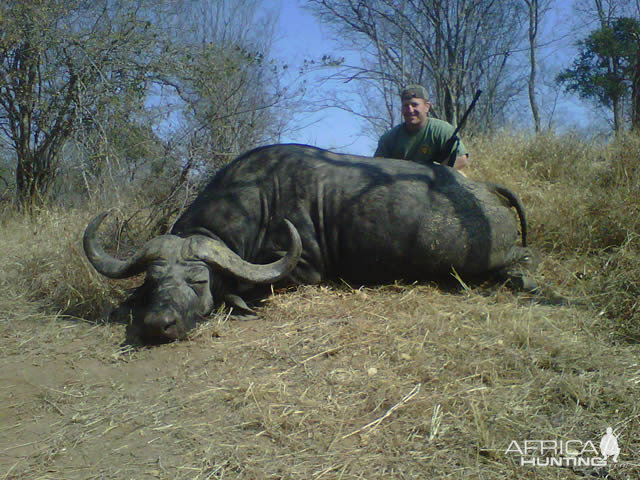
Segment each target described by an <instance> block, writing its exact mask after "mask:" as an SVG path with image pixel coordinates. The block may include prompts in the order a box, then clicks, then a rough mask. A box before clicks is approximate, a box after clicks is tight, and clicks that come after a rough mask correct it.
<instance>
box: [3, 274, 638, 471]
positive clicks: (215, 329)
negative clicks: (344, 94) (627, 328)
mask: <svg viewBox="0 0 640 480" xmlns="http://www.w3.org/2000/svg"><path fill="white" fill-rule="evenodd" d="M261 314H262V317H263V318H262V319H260V320H251V321H234V320H229V319H228V318H227V317H226V316H225V314H223V313H220V314H218V315H217V316H215V317H214V318H212V319H211V321H210V322H208V323H207V324H205V325H204V326H203V327H201V328H200V329H198V331H197V332H196V333H195V334H194V336H193V338H192V339H191V340H189V341H183V342H176V343H171V344H166V345H159V346H154V347H144V348H133V347H131V346H127V345H124V344H123V343H122V342H123V340H124V338H125V328H124V326H122V325H108V324H95V323H90V322H84V321H80V320H74V319H69V318H56V317H51V316H43V315H41V314H38V313H37V312H28V311H14V312H4V313H3V318H1V319H0V345H1V347H0V348H1V350H0V356H1V361H2V365H3V368H2V369H1V370H0V432H1V434H0V479H157V478H160V479H213V478H215V479H221V478H243V479H262V478H270V479H302V478H305V479H337V478H342V479H356V478H363V479H370V478H483V479H491V478H496V479H497V478H514V479H515V478H545V479H546V478H597V477H599V478H602V477H605V476H606V475H609V476H606V478H615V479H623V478H638V475H639V474H640V469H638V467H637V465H636V464H638V463H640V448H639V440H638V432H640V427H638V423H639V422H638V413H637V406H638V403H637V400H638V397H639V395H638V392H637V389H638V388H637V386H638V382H640V368H639V367H638V363H637V358H638V353H639V352H638V348H637V346H634V345H616V344H615V342H611V341H608V340H607V339H606V338H603V337H602V336H597V335H593V334H592V333H589V332H590V331H593V330H592V329H594V328H595V329H597V328H599V327H598V321H599V320H598V319H599V317H598V315H597V312H592V311H589V310H585V309H580V308H569V307H554V306H544V305H537V304H535V303H532V302H529V301H526V300H522V299H520V298H518V297H517V296H514V295H513V294H511V293H510V292H506V291H498V292H497V293H495V294H492V295H491V296H487V295H482V294H479V293H473V292H472V293H464V292H456V293H446V292H442V291H440V290H439V289H437V288H435V287H430V286H417V287H414V286H408V287H401V286H396V287H387V288H381V289H370V290H368V289H360V290H352V289H348V288H329V287H304V288H300V289H298V290H297V291H292V292H288V293H284V294H280V295H277V296H275V297H273V298H271V299H270V300H268V301H267V302H266V304H265V306H264V307H262V309H261ZM634 402H635V403H634ZM608 425H612V426H614V427H615V429H616V432H617V433H618V434H619V440H620V444H621V445H622V446H623V451H622V454H621V463H620V464H619V465H613V466H610V467H606V469H592V468H568V467H564V468H543V467H537V468H534V467H522V466H520V465H519V463H518V461H517V459H516V458H515V457H514V456H513V455H511V454H507V453H505V450H506V449H507V447H508V445H509V442H510V441H512V440H518V441H519V440H522V439H527V438H528V439H532V438H547V437H549V438H564V439H567V438H583V439H585V438H590V439H599V438H600V437H599V436H598V435H600V432H604V429H605V428H606V426H608Z"/></svg>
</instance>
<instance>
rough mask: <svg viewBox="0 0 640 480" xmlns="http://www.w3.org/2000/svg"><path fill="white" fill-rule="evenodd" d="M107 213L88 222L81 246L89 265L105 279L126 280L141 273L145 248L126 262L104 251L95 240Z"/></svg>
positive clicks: (143, 265) (144, 265) (144, 266)
mask: <svg viewBox="0 0 640 480" xmlns="http://www.w3.org/2000/svg"><path fill="white" fill-rule="evenodd" d="M108 214H109V212H108V211H107V212H103V213H101V214H100V215H98V216H97V217H95V218H94V219H93V220H91V221H90V222H89V224H88V225H87V228H85V230H84V236H83V238H82V245H83V247H84V252H85V254H86V255H87V258H88V259H89V262H91V265H93V266H94V268H95V269H96V270H97V271H98V272H100V273H101V274H102V275H104V276H105V277H109V278H127V277H132V276H134V275H137V274H138V273H142V272H143V271H144V270H145V268H146V264H145V262H143V259H144V257H145V256H146V251H147V249H146V248H143V249H141V250H140V251H139V252H137V253H136V254H135V255H133V257H131V258H129V259H128V260H124V261H123V260H118V259H117V258H115V257H112V256H111V255H109V254H108V253H107V252H105V251H104V249H103V248H102V246H101V245H100V243H99V242H98V239H97V235H96V234H97V232H98V228H99V227H100V224H101V223H102V221H103V220H104V218H105V217H106V216H107V215H108Z"/></svg>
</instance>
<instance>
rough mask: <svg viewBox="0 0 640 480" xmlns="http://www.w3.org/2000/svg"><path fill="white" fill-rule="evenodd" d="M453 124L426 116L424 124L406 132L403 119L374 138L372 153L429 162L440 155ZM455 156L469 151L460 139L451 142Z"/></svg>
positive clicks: (451, 131)
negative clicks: (374, 147)
mask: <svg viewBox="0 0 640 480" xmlns="http://www.w3.org/2000/svg"><path fill="white" fill-rule="evenodd" d="M454 131H455V128H453V126H452V125H451V124H449V123H447V122H445V121H443V120H438V119H437V118H430V119H429V120H428V121H427V124H426V125H425V126H424V128H422V129H420V130H418V131H417V132H414V133H411V132H409V131H408V130H407V129H406V128H405V126H404V123H402V124H400V125H397V126H395V127H393V128H392V129H391V130H389V131H388V132H386V133H385V134H384V135H382V137H380V141H379V142H378V148H377V150H376V153H375V154H374V156H375V157H386V158H399V159H402V160H412V161H414V162H417V163H423V164H429V163H431V162H433V161H435V160H437V159H440V161H443V160H444V159H443V158H441V155H442V153H446V152H442V149H443V148H444V146H445V144H446V143H447V140H449V138H450V137H451V135H452V134H453V132H454ZM452 151H453V152H455V156H456V157H459V156H462V155H468V154H469V152H468V151H467V149H466V148H465V146H464V144H463V143H462V142H461V141H458V142H456V143H454V145H453V149H452Z"/></svg>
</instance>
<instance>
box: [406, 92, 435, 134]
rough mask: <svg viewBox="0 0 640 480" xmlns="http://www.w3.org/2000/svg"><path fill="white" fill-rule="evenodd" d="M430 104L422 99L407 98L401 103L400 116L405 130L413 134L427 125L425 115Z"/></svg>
mask: <svg viewBox="0 0 640 480" xmlns="http://www.w3.org/2000/svg"><path fill="white" fill-rule="evenodd" d="M430 106H431V104H430V103H429V102H428V101H427V100H424V99H422V98H415V97H414V98H408V99H406V100H403V101H402V116H403V117H404V122H405V125H406V126H407V130H409V131H411V132H415V131H417V130H420V129H421V128H422V127H424V126H425V125H426V124H427V113H429V107H430Z"/></svg>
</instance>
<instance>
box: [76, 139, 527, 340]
mask: <svg viewBox="0 0 640 480" xmlns="http://www.w3.org/2000/svg"><path fill="white" fill-rule="evenodd" d="M512 207H515V209H514V208H512ZM105 216H106V213H103V214H101V215H99V216H97V217H96V218H94V219H93V220H92V221H91V222H90V223H89V224H88V226H87V228H86V230H85V233H84V249H85V252H86V255H87V257H88V259H89V261H90V262H91V264H92V265H93V266H94V267H95V268H96V270H97V271H98V272H100V273H101V274H103V275H105V276H107V277H110V278H126V277H130V276H133V275H136V274H139V273H142V272H146V280H145V282H144V284H143V285H142V286H141V287H140V288H139V290H138V292H137V293H135V294H134V297H135V298H136V301H135V302H134V303H135V305H136V308H134V309H132V310H131V312H132V315H133V318H134V325H137V328H138V330H139V336H141V337H145V338H148V339H151V338H156V339H176V338H184V337H185V335H186V333H187V332H188V331H189V330H190V329H191V328H193V327H194V326H195V324H196V322H197V320H198V319H200V318H201V317H202V316H205V315H207V314H209V313H210V312H211V310H212V309H213V307H214V305H216V304H219V303H220V302H226V303H227V304H228V305H231V306H232V307H234V308H238V309H240V310H241V311H242V310H243V309H247V308H248V307H247V306H246V304H245V303H244V301H243V299H242V296H245V295H247V294H250V293H251V291H253V293H255V291H256V289H257V288H260V287H261V285H262V287H261V288H262V289H264V285H265V284H273V283H277V284H279V285H281V284H310V283H318V282H321V281H323V280H327V279H340V278H341V279H344V280H346V281H348V282H353V283H356V284H380V283H386V282H392V281H394V280H408V281H410V280H428V279H437V278H438V277H443V276H449V275H450V274H451V272H452V269H455V271H456V272H457V273H458V274H459V275H460V276H461V277H462V278H469V277H477V276H484V275H487V274H488V273H495V274H498V276H499V277H501V278H502V279H504V280H507V281H510V282H512V283H513V284H515V285H516V286H519V287H520V288H526V289H532V288H534V285H533V283H532V282H531V281H530V280H529V279H528V277H527V275H526V271H525V269H526V264H527V262H528V261H529V258H530V257H529V252H528V250H527V249H526V248H524V247H526V237H525V236H526V221H525V218H524V212H523V209H522V205H521V203H520V201H519V200H518V199H517V197H516V196H515V195H514V194H513V193H511V192H510V191H509V190H508V189H506V188H504V187H500V186H497V185H492V184H486V183H481V182H476V181H472V180H468V179H467V178H465V177H464V176H463V175H460V174H459V173H457V172H456V171H454V170H452V169H451V168H448V167H445V166H441V165H438V164H433V165H428V166H425V165H419V164H416V163H412V162H407V161H402V160H390V159H382V158H367V157H358V156H352V155H339V154H335V153H331V152H328V151H325V150H321V149H318V148H314V147H310V146H306V145H272V146H266V147H261V148H257V149H255V150H252V151H250V152H248V153H245V154H244V155H242V156H240V157H239V158H237V159H236V160H234V161H233V162H232V163H230V164H228V165H227V166H225V167H224V168H222V169H221V170H219V171H218V172H217V173H216V174H215V175H214V177H213V178H212V179H211V180H210V182H209V183H208V185H207V186H206V188H205V189H204V190H203V191H202V192H201V193H200V194H199V195H198V197H197V198H196V199H195V200H194V202H193V203H192V204H191V206H190V207H189V208H188V209H187V210H186V211H185V212H184V213H183V214H182V216H181V217H180V218H179V219H178V221H177V222H176V223H175V225H174V227H173V228H172V230H171V234H170V235H162V236H159V237H156V238H154V239H152V240H150V241H149V242H148V243H147V244H146V245H145V246H144V247H143V248H141V249H140V250H139V251H138V252H137V253H136V254H135V255H133V256H132V257H131V258H129V259H128V260H124V261H122V260H119V259H116V258H114V257H112V256H110V255H108V254H106V253H105V251H104V250H103V249H102V247H101V246H100V244H99V241H98V240H97V235H96V234H97V230H98V228H99V226H100V224H101V222H102V221H103V219H104V217H105ZM518 217H519V218H518ZM520 232H521V233H520ZM520 236H521V237H522V246H519V245H518V242H519V239H520ZM523 265H524V267H523ZM264 291H265V293H266V291H268V290H267V289H264Z"/></svg>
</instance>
